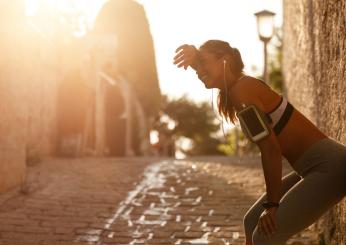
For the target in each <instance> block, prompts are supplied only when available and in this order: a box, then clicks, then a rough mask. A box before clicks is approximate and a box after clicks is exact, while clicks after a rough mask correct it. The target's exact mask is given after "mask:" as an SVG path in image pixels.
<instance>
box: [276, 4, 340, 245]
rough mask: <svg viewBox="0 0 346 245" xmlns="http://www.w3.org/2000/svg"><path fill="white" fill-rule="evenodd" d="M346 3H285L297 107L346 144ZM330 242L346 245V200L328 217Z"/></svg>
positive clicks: (287, 55) (291, 90)
mask: <svg viewBox="0 0 346 245" xmlns="http://www.w3.org/2000/svg"><path fill="white" fill-rule="evenodd" d="M345 28H346V2H345V1H333V0H321V1H313V0H304V1H301V0H299V1H298V0H294V1H291V0H285V1H284V61H283V62H284V75H285V83H286V87H287V89H288V91H287V92H288V96H289V99H290V100H291V101H292V103H293V104H294V105H295V106H296V107H297V108H299V109H300V110H301V111H302V112H303V113H304V114H305V115H307V116H308V118H309V119H311V120H312V121H313V122H314V123H315V124H316V125H317V126H318V127H319V128H320V129H322V131H323V132H325V133H326V134H327V135H328V136H330V137H332V138H334V139H336V140H338V141H339V142H342V143H343V144H346V108H345V103H346V35H345V33H346V29H345ZM323 222H325V224H326V225H327V226H326V229H325V232H324V239H325V244H346V200H344V201H343V202H342V203H340V204H339V205H338V206H337V207H336V208H334V209H333V210H332V211H331V212H329V214H328V215H327V216H326V217H325V218H324V221H323Z"/></svg>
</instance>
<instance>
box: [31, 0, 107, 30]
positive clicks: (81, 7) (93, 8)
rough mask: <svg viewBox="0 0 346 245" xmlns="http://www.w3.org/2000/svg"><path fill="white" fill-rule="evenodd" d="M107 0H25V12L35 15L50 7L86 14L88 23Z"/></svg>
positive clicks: (70, 13) (88, 23)
mask: <svg viewBox="0 0 346 245" xmlns="http://www.w3.org/2000/svg"><path fill="white" fill-rule="evenodd" d="M106 1H107V0H25V13H26V15H27V16H35V15H36V14H37V13H38V12H39V11H41V10H46V9H49V10H50V11H53V12H57V13H60V14H69V15H76V16H77V15H78V16H84V17H85V19H86V22H87V25H89V26H91V25H92V24H93V21H94V19H95V17H96V15H97V13H98V11H99V10H100V8H101V7H102V5H103V4H104V3H105V2H106Z"/></svg>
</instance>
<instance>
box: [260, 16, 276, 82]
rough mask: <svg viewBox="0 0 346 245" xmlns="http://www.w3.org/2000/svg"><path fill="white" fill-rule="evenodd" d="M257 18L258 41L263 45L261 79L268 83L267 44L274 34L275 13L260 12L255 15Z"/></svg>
mask: <svg viewBox="0 0 346 245" xmlns="http://www.w3.org/2000/svg"><path fill="white" fill-rule="evenodd" d="M255 16H256V17H257V31H258V36H259V38H260V40H261V41H262V42H263V44H264V67H263V79H264V82H265V83H268V82H269V74H268V69H267V44H268V43H269V41H270V39H271V38H272V36H273V34H274V16H275V13H273V12H270V11H268V10H262V11H260V12H257V13H255Z"/></svg>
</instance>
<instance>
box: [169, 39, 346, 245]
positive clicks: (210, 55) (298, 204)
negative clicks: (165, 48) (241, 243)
mask: <svg viewBox="0 0 346 245" xmlns="http://www.w3.org/2000/svg"><path fill="white" fill-rule="evenodd" d="M176 53H177V54H176V56H175V57H174V64H176V65H177V66H178V67H184V68H185V70H186V69H187V67H188V66H191V67H192V68H193V69H195V70H196V72H197V75H198V78H199V79H200V80H201V81H202V82H203V83H204V85H205V87H206V88H218V89H219V90H220V91H219V96H218V109H219V112H220V114H221V115H223V116H224V117H226V119H230V120H231V121H232V122H233V123H235V122H236V120H237V118H239V115H241V113H242V112H243V110H244V109H247V108H253V110H254V112H256V113H255V114H254V115H256V118H254V120H249V119H246V118H245V119H244V120H242V122H243V123H242V124H241V125H242V129H243V131H247V135H248V134H249V130H248V128H249V127H251V123H252V124H253V123H254V122H256V123H257V124H258V122H260V124H258V125H259V126H261V127H259V126H258V127H259V128H260V129H261V130H264V132H265V131H266V130H267V133H264V134H263V136H261V137H260V138H258V139H257V140H254V138H251V135H250V136H249V138H250V139H252V140H253V141H254V142H255V143H256V144H257V146H258V147H259V149H260V151H261V159H262V167H263V172H264V178H265V183H266V193H265V194H263V196H261V197H260V198H259V199H258V200H257V201H256V203H255V204H254V205H253V206H252V207H251V208H250V209H249V211H248V212H247V213H246V215H245V217H244V228H245V235H246V244H254V245H258V244H266V245H268V244H275V245H278V244H284V243H285V241H287V240H288V239H289V238H290V237H291V236H292V235H294V234H296V233H298V232H299V231H302V230H303V229H304V228H306V227H308V226H309V225H311V224H312V223H313V222H314V221H316V220H317V219H318V218H319V217H320V216H321V215H322V214H323V213H325V212H326V211H327V210H328V209H329V208H331V207H332V206H333V205H335V204H336V203H338V202H339V201H340V200H342V198H343V197H344V196H345V193H346V147H345V146H344V145H342V144H340V143H337V142H336V141H333V140H332V139H330V138H328V137H327V136H326V135H325V134H323V133H322V132H321V131H320V130H319V129H318V128H317V127H315V126H314V125H313V124H312V123H311V122H310V121H309V120H308V119H307V118H306V117H304V116H303V115H302V114H301V113H300V112H299V111H298V110H296V109H295V108H294V107H293V106H292V105H291V104H290V103H289V102H288V101H287V100H286V99H285V98H284V97H282V96H280V95H278V94H277V93H276V92H274V91H273V90H271V89H270V87H269V86H267V85H266V84H265V83H263V82H262V81H261V80H258V79H256V78H253V77H251V76H247V75H245V74H244V72H243V68H244V65H243V62H242V59H241V55H240V53H239V51H238V50H237V49H235V48H232V47H231V46H230V45H229V44H228V43H227V42H224V41H220V40H209V41H207V42H205V43H204V44H203V45H202V46H201V47H200V48H199V49H196V48H195V47H194V46H193V45H187V44H185V45H182V46H180V47H179V48H178V49H177V50H176ZM251 106H252V107H251ZM263 115H264V116H263ZM246 120H247V122H246ZM248 124H249V125H248ZM255 126H256V125H255ZM282 156H284V157H285V158H286V159H287V160H288V162H289V163H290V165H291V166H292V168H293V169H294V171H293V172H292V173H291V174H289V175H287V176H285V177H284V178H281V177H282Z"/></svg>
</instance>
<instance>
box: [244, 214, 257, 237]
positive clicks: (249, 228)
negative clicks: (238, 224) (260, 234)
mask: <svg viewBox="0 0 346 245" xmlns="http://www.w3.org/2000/svg"><path fill="white" fill-rule="evenodd" d="M258 218H259V217H258V216H257V215H256V212H255V211H254V210H253V209H250V210H249V211H247V213H246V214H245V215H244V218H243V224H244V230H245V235H246V237H247V238H249V239H251V237H252V233H253V231H254V229H255V227H256V225H257V222H258Z"/></svg>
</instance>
